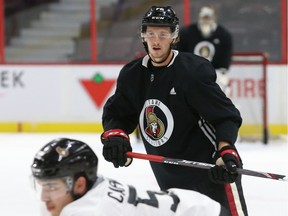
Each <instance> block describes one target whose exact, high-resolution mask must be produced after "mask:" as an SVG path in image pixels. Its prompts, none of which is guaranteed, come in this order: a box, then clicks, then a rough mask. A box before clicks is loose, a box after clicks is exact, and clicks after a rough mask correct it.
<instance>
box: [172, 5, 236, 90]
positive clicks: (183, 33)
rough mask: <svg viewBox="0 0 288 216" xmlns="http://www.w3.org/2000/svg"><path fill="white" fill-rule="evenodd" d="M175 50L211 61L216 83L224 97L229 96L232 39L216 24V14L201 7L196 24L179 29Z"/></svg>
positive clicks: (224, 29)
mask: <svg viewBox="0 0 288 216" xmlns="http://www.w3.org/2000/svg"><path fill="white" fill-rule="evenodd" d="M177 48H178V50H179V51H182V52H191V53H194V54H196V55H199V56H202V57H204V58H206V59H208V60H209V61H211V63H212V65H213V66H214V68H215V69H216V72H217V80H216V81H217V83H218V84H219V85H220V87H221V89H222V90H223V91H224V92H225V93H226V95H228V94H229V76H228V70H229V67H230V64H231V60H232V54H233V37H232V34H231V33H230V32H229V31H228V30H227V29H226V28H225V27H223V26H222V25H220V24H219V23H217V16H216V12H215V10H214V9H213V8H212V7H207V6H205V7H202V8H201V9H200V12H199V15H198V20H197V22H196V23H192V24H190V25H188V26H185V27H183V28H181V29H180V41H179V43H178V45H177Z"/></svg>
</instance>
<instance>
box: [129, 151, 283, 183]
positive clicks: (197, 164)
mask: <svg viewBox="0 0 288 216" xmlns="http://www.w3.org/2000/svg"><path fill="white" fill-rule="evenodd" d="M127 157H130V158H138V159H143V160H149V161H153V162H157V163H165V164H173V165H179V166H188V167H194V168H200V169H210V168H211V167H214V166H215V165H214V164H209V163H203V162H196V161H189V160H183V159H176V158H168V157H163V156H158V155H150V154H142V153H136V152H127ZM237 172H238V173H239V174H241V175H248V176H254V177H261V178H268V179H274V180H282V181H288V179H287V178H286V176H285V175H279V174H275V173H267V172H258V171H253V170H247V169H241V168H237Z"/></svg>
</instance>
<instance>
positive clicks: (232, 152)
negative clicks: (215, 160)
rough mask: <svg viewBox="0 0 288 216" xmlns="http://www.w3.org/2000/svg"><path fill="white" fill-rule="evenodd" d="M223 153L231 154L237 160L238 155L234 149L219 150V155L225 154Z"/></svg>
mask: <svg viewBox="0 0 288 216" xmlns="http://www.w3.org/2000/svg"><path fill="white" fill-rule="evenodd" d="M225 154H232V155H233V156H234V157H235V158H236V159H237V160H238V161H239V156H238V154H237V152H236V151H235V150H233V149H226V150H224V151H221V153H220V155H221V157H223V155H225Z"/></svg>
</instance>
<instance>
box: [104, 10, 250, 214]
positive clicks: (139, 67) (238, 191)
mask: <svg viewBox="0 0 288 216" xmlns="http://www.w3.org/2000/svg"><path fill="white" fill-rule="evenodd" d="M178 33H179V19H178V17H177V16H176V13H175V11H174V10H173V9H172V7H170V6H167V7H163V6H152V7H151V8H150V9H149V10H148V11H147V12H146V13H145V15H144V16H143V18H142V24H141V39H142V42H143V45H144V48H145V50H146V52H147V54H146V55H145V56H144V57H141V58H139V59H135V60H133V61H131V62H129V63H127V64H126V65H124V67H123V68H122V69H121V71H120V73H119V76H118V78H117V87H116V90H115V93H114V94H113V95H112V96H111V97H110V98H109V99H108V100H107V101H106V103H105V105H104V108H103V115H102V124H103V129H104V132H103V133H102V134H101V137H100V139H101V142H102V144H103V151H102V154H103V156H104V158H105V159H106V160H107V161H109V162H112V163H113V165H114V166H115V167H116V168H118V167H123V166H129V165H130V164H131V163H132V158H129V157H127V155H126V153H127V152H128V151H132V146H131V143H130V137H129V135H130V134H131V133H132V132H133V131H134V130H135V128H136V127H137V125H139V127H140V131H141V137H142V140H143V143H144V145H145V149H146V152H147V153H148V154H154V155H160V156H164V157H171V158H181V159H183V160H191V161H200V162H205V163H215V164H216V165H217V166H214V167H213V168H211V169H209V170H203V169H196V168H195V169H194V168H190V167H179V166H176V165H172V164H163V163H154V162H150V165H151V168H152V171H153V173H154V175H155V177H156V180H157V182H158V185H159V187H160V189H161V190H167V189H169V188H182V189H190V190H196V191H198V192H200V193H203V194H205V195H207V196H209V197H210V198H212V199H214V200H216V201H218V202H219V203H221V205H222V206H224V207H225V208H227V209H229V211H230V213H231V215H247V214H248V213H247V207H246V203H245V199H244V194H243V189H242V185H241V175H238V173H237V171H236V169H237V167H242V160H241V157H240V155H239V154H238V151H237V149H236V146H235V141H236V139H237V135H238V130H239V127H240V126H241V123H242V118H241V115H240V113H239V111H238V109H237V108H236V107H235V106H234V104H233V103H232V101H231V100H230V99H229V98H228V97H226V95H225V94H224V92H223V91H222V90H221V89H220V87H219V85H218V84H217V83H216V72H215V69H214V67H213V66H212V64H211V62H210V61H208V60H207V59H205V58H202V57H200V56H197V55H194V54H192V53H187V52H179V51H177V50H174V49H173V47H175V45H176V43H177V42H178V39H179V37H178V36H179V35H178ZM223 165H225V166H223Z"/></svg>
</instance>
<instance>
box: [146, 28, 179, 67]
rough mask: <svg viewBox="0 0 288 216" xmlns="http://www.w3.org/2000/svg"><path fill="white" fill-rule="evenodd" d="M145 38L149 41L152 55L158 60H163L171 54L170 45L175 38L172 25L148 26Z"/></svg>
mask: <svg viewBox="0 0 288 216" xmlns="http://www.w3.org/2000/svg"><path fill="white" fill-rule="evenodd" d="M144 40H145V41H146V42H147V45H148V50H149V54H150V57H151V58H152V59H153V60H154V61H156V62H161V61H163V60H165V59H166V58H167V56H168V55H169V54H170V52H171V48H170V46H171V43H172V42H173V40H175V39H173V35H172V33H171V29H170V27H156V26H147V29H146V33H145V34H144ZM171 56H172V55H171ZM170 59H171V58H167V59H166V61H165V62H163V65H166V64H167V63H168V62H169V61H170Z"/></svg>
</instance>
